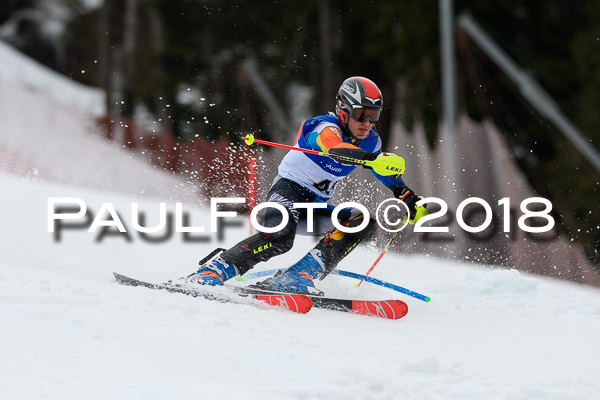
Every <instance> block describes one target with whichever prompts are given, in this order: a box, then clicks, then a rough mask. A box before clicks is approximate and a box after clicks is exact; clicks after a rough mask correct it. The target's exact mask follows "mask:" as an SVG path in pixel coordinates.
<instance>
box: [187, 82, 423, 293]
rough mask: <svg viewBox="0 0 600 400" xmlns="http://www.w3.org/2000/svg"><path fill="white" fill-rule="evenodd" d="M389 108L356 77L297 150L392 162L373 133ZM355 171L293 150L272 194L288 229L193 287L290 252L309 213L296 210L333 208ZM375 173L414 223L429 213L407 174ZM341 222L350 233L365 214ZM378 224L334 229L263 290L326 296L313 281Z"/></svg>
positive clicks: (273, 214) (309, 127)
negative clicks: (337, 192)
mask: <svg viewBox="0 0 600 400" xmlns="http://www.w3.org/2000/svg"><path fill="white" fill-rule="evenodd" d="M382 106H383V97H382V95H381V91H380V90H379V88H378V87H377V85H376V84H375V83H374V82H372V81H371V80H369V79H367V78H364V77H359V76H356V77H351V78H348V79H346V80H345V81H344V82H343V83H342V85H341V87H340V88H339V90H338V93H337V100H336V112H335V114H334V113H332V112H329V113H328V114H327V115H321V116H317V117H314V118H311V119H308V120H306V121H305V122H304V123H303V125H302V127H301V130H300V133H299V136H298V141H297V144H296V146H298V147H301V148H304V149H312V150H317V151H322V152H327V153H330V154H334V155H339V156H345V157H351V158H354V159H360V160H375V159H376V158H377V157H386V153H382V150H381V147H382V146H381V139H380V138H379V136H378V134H377V132H375V130H374V129H373V126H374V125H375V124H376V123H377V122H378V121H379V117H380V114H381V109H382ZM387 154H388V155H389V153H387ZM355 168H356V165H348V164H342V163H340V162H338V161H335V160H332V159H331V158H327V157H323V156H318V155H313V154H307V153H304V152H299V151H290V152H289V153H288V154H287V155H286V156H285V157H284V158H283V160H282V161H281V164H280V165H279V169H278V172H279V175H278V176H277V177H276V178H275V181H274V182H273V185H272V186H271V188H270V189H269V192H268V194H267V201H269V202H276V203H279V204H281V205H283V207H285V209H286V210H287V213H288V216H289V222H288V223H287V225H285V227H284V228H283V229H281V230H279V231H278V232H276V233H269V234H266V233H257V234H255V235H253V236H250V237H249V238H247V239H245V240H243V241H241V242H240V243H238V244H236V245H235V246H233V247H232V248H230V249H228V250H226V251H224V252H223V253H221V254H220V255H219V256H217V257H215V258H213V259H212V260H210V261H208V262H206V263H205V264H204V265H202V266H201V267H200V269H198V271H197V272H196V273H194V274H192V275H190V276H188V277H187V279H186V280H187V282H193V283H198V284H203V285H223V283H224V282H225V281H227V280H228V279H231V278H233V277H235V276H237V275H239V274H244V273H246V272H247V271H248V270H249V269H251V268H252V267H254V265H256V264H257V263H259V262H261V261H266V260H268V259H270V258H271V257H274V256H277V255H280V254H283V253H286V252H287V251H289V250H290V249H291V248H292V245H293V243H294V238H295V236H296V234H297V230H298V226H299V224H302V223H303V222H305V218H306V212H307V210H306V209H296V208H294V207H293V206H292V204H293V203H300V202H304V203H307V202H325V203H326V202H327V201H328V200H329V198H330V197H331V196H332V195H333V193H334V190H335V187H336V185H337V184H338V183H339V181H340V180H341V179H342V178H344V177H345V176H347V175H348V174H350V172H352V171H353V170H354V169H355ZM371 172H372V173H373V175H375V177H376V178H377V179H378V180H379V181H381V182H382V183H383V184H384V185H385V186H387V187H388V188H390V189H391V190H392V192H393V194H394V196H395V197H396V198H398V199H400V200H402V201H403V202H404V203H405V204H406V205H407V206H408V208H409V210H410V220H409V221H410V223H411V224H414V223H415V222H416V221H417V220H418V219H419V218H421V217H422V216H424V215H426V214H427V210H426V209H425V207H424V206H421V207H420V210H419V209H418V208H417V206H416V205H415V203H416V202H417V201H419V200H420V199H421V198H422V197H420V196H417V195H416V194H415V193H414V192H413V191H412V190H411V189H410V188H409V187H408V186H406V184H405V183H404V181H403V179H402V177H401V176H382V175H379V174H377V173H375V172H374V171H371ZM332 208H333V207H332V206H329V208H328V209H325V210H323V209H316V210H314V213H315V215H317V214H320V215H321V216H323V215H326V216H327V215H331V211H332ZM417 211H419V212H417ZM282 218H283V217H282V215H281V212H280V211H279V210H277V209H274V208H268V209H267V211H266V213H265V222H264V226H265V227H275V226H277V225H279V224H280V223H281V222H282ZM338 218H339V219H340V223H341V225H343V226H347V227H350V228H351V227H357V226H359V225H361V223H363V214H362V213H361V212H360V211H358V210H357V209H345V210H344V211H343V212H340V213H339V214H338ZM375 224H376V222H375V220H374V219H372V218H371V219H370V220H369V222H368V223H367V225H366V227H365V228H363V229H362V230H361V231H360V232H356V233H344V232H342V231H341V230H338V229H335V228H334V229H331V230H328V231H327V232H326V233H325V235H324V236H323V237H322V238H321V240H320V241H319V242H318V244H317V245H316V246H315V247H314V248H313V249H312V250H310V251H309V252H308V253H307V254H306V255H305V256H304V257H303V258H302V259H301V260H300V261H298V262H297V263H295V264H294V265H292V266H291V267H289V268H288V269H286V270H285V271H284V272H283V273H280V274H279V275H276V276H275V277H274V278H271V279H269V280H267V281H265V282H263V285H262V287H265V288H268V289H272V290H277V291H286V292H297V293H319V291H318V290H317V289H316V288H315V285H314V283H313V279H315V278H320V279H323V278H324V277H325V276H326V275H327V274H328V273H329V272H331V271H332V270H333V269H335V267H336V266H337V265H338V263H339V262H340V260H342V259H343V258H344V257H345V256H347V255H348V253H350V252H351V251H352V250H353V249H354V248H355V247H356V245H357V244H358V243H359V242H360V241H361V240H363V239H365V238H366V237H367V235H369V234H370V233H371V232H372V231H373V229H374V227H375Z"/></svg>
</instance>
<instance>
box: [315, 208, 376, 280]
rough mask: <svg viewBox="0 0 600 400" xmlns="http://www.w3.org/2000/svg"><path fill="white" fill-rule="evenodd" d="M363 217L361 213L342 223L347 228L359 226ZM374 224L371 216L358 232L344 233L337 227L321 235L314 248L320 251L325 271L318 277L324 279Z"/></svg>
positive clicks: (370, 230)
mask: <svg viewBox="0 0 600 400" xmlns="http://www.w3.org/2000/svg"><path fill="white" fill-rule="evenodd" d="M363 218H364V216H363V214H360V215H358V216H356V217H354V218H352V219H351V220H350V221H348V222H346V223H343V224H342V225H345V226H347V227H349V228H352V227H355V226H359V225H360V224H361V223H363ZM375 225H376V221H375V220H374V219H373V218H371V219H370V220H369V223H368V224H367V226H366V227H365V228H364V229H363V230H361V231H360V232H355V233H345V232H342V231H340V230H338V229H333V230H331V231H329V232H327V233H326V234H325V237H323V238H322V239H321V240H320V241H319V243H318V244H317V245H316V246H315V249H319V250H320V251H321V255H322V257H323V261H324V263H325V271H324V273H323V274H322V275H321V276H320V277H319V279H321V280H322V279H324V278H325V277H326V276H327V275H328V274H329V273H330V272H331V271H333V270H334V269H335V267H337V265H338V263H339V262H340V261H341V260H342V259H343V258H344V257H346V256H347V255H348V254H349V253H350V252H351V251H352V250H354V248H355V247H356V246H357V245H358V244H359V243H360V242H361V241H362V240H363V239H365V238H367V237H368V236H369V234H371V233H372V232H373V229H374V228H375Z"/></svg>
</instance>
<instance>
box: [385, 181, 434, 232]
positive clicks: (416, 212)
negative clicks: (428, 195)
mask: <svg viewBox="0 0 600 400" xmlns="http://www.w3.org/2000/svg"><path fill="white" fill-rule="evenodd" d="M393 191H394V196H395V197H396V198H398V199H400V200H402V201H403V202H404V204H406V205H407V206H408V211H409V212H410V220H409V222H410V224H411V225H412V224H414V223H415V222H417V221H418V220H419V219H421V218H422V217H424V216H425V215H427V214H428V213H427V205H426V204H424V205H422V206H420V207H417V202H418V201H419V200H421V199H422V198H423V196H418V195H416V194H415V192H414V191H413V190H412V189H411V188H409V187H408V186H406V184H404V182H402V183H399V184H398V185H396V187H395V188H394V189H393Z"/></svg>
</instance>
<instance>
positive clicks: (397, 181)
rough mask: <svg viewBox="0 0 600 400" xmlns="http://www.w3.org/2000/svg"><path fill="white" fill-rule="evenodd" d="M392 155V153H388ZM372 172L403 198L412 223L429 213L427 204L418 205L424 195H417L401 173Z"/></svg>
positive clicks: (396, 195)
mask: <svg viewBox="0 0 600 400" xmlns="http://www.w3.org/2000/svg"><path fill="white" fill-rule="evenodd" d="M387 154H390V155H392V154H391V153H387ZM385 156H386V153H382V154H381V155H380V157H385ZM371 173H372V174H373V175H374V176H375V178H377V179H378V180H379V181H380V182H381V183H383V184H384V185H385V186H387V187H388V188H389V189H390V190H391V191H392V193H394V197H395V198H397V199H399V200H402V201H403V202H404V204H406V205H407V206H408V210H409V212H410V219H409V222H410V224H414V223H416V222H417V221H418V220H419V219H421V218H422V217H424V216H425V215H427V214H428V212H427V206H426V205H423V206H420V207H417V205H416V203H417V202H418V201H419V200H421V199H422V198H423V196H419V195H417V194H416V193H415V192H414V190H412V189H411V188H409V187H408V186H407V185H406V183H404V180H403V179H402V176H401V175H392V176H382V175H379V174H378V173H376V172H375V171H371Z"/></svg>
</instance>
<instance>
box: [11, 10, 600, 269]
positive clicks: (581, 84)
mask: <svg viewBox="0 0 600 400" xmlns="http://www.w3.org/2000/svg"><path fill="white" fill-rule="evenodd" d="M453 6H454V12H455V15H460V14H461V13H463V12H468V13H469V14H470V15H471V16H472V17H473V18H474V19H475V20H476V21H477V22H478V23H479V24H480V25H481V26H482V27H483V29H484V30H485V31H486V32H487V33H488V34H489V35H490V36H491V37H492V38H493V39H494V40H495V41H496V42H497V43H498V44H499V45H500V46H501V47H502V48H503V49H504V51H505V52H506V53H507V54H509V55H510V57H511V58H512V59H513V60H515V61H516V62H517V64H518V65H520V66H521V67H522V68H523V69H524V70H526V71H527V72H528V73H529V74H530V75H531V76H532V77H533V78H534V79H536V80H537V81H538V82H539V83H540V85H541V86H542V87H543V88H544V89H545V90H546V91H547V92H549V94H550V95H551V96H552V97H553V98H554V99H555V100H556V102H557V104H558V106H559V108H560V109H561V110H562V111H563V113H564V114H565V115H566V116H567V117H568V118H569V119H571V121H573V123H574V124H575V125H576V126H577V127H578V128H579V129H580V130H581V131H582V132H583V133H584V135H585V136H586V138H587V139H588V140H589V141H590V142H591V143H592V144H594V146H596V147H598V143H599V142H600V113H599V112H598V106H599V105H600V22H599V21H600V2H597V1H593V0H583V1H578V2H572V1H567V0H553V1H541V0H532V1H527V2H521V1H511V0H498V1H494V2H479V1H466V0H464V1H461V0H456V1H454V2H453ZM454 33H455V35H456V36H455V39H456V54H457V58H456V74H457V75H456V77H457V90H458V101H459V105H458V108H459V112H460V113H463V114H467V115H468V116H469V117H470V118H472V119H474V120H477V121H484V120H485V121H491V122H493V123H494V124H495V125H496V126H497V127H498V128H499V130H500V131H501V132H502V134H503V135H504V137H505V138H506V140H507V142H508V144H509V147H510V152H511V154H512V156H513V158H514V159H515V160H516V161H517V162H518V164H519V166H520V168H521V170H522V171H523V173H524V174H525V176H526V177H527V179H528V181H529V183H530V184H531V186H532V187H533V188H534V189H535V190H536V191H537V192H538V193H539V194H540V195H541V196H544V197H547V198H549V199H550V200H551V201H552V203H553V205H554V207H555V212H554V215H555V217H556V218H557V220H558V221H559V223H560V225H561V228H562V229H563V231H564V232H565V234H566V235H567V236H568V237H570V238H571V239H573V240H574V241H576V242H578V243H579V244H580V245H581V246H582V248H583V249H584V251H585V252H586V254H587V256H588V257H589V259H590V260H591V261H592V263H593V264H595V265H596V266H598V265H600V179H599V176H598V172H597V171H596V170H594V168H593V167H592V166H591V165H590V164H589V163H588V162H587V161H586V160H585V159H584V158H583V157H582V156H581V155H580V154H579V153H578V151H577V150H576V149H575V148H574V147H573V146H572V145H571V144H570V143H569V142H568V141H567V140H566V139H565V138H564V137H563V136H562V135H561V133H560V132H559V131H558V130H557V129H556V128H555V127H554V126H553V125H552V124H551V123H550V122H549V121H548V120H546V119H545V118H544V117H543V116H541V115H540V114H539V113H537V111H535V109H534V108H533V107H532V106H531V105H530V104H529V103H528V102H527V101H526V100H525V99H524V98H523V97H522V96H521V94H520V92H519V89H518V88H517V87H516V86H515V84H514V83H512V82H511V81H510V80H509V79H508V77H507V76H506V75H505V74H504V73H503V72H502V71H501V70H500V69H499V68H498V67H497V66H496V65H495V64H494V63H493V62H492V61H491V60H490V59H489V58H488V57H487V56H486V55H485V54H484V53H483V52H482V51H481V50H480V49H479V48H478V47H477V45H476V44H475V43H474V42H473V41H472V40H471V39H470V38H469V37H468V36H467V35H466V34H465V33H464V32H462V31H461V30H460V29H459V28H458V27H457V28H455V30H454ZM0 39H2V40H4V41H5V42H7V43H9V44H11V45H12V46H14V47H15V48H17V49H19V50H20V51H22V52H24V53H25V54H27V55H29V56H31V57H33V58H34V59H36V60H38V61H39V62H41V63H43V64H45V65H47V66H49V67H51V68H53V69H55V70H57V71H59V72H61V73H63V74H65V75H67V76H69V77H71V78H73V79H75V80H77V81H79V82H81V83H84V84H87V85H92V86H97V87H102V88H103V89H104V90H105V91H106V93H107V97H106V110H107V113H108V114H109V115H110V117H111V118H113V119H118V118H138V119H140V120H142V119H145V120H148V121H152V122H153V123H157V122H158V123H159V125H160V128H161V130H164V131H168V132H172V134H173V135H175V136H176V137H177V138H178V139H179V140H182V141H190V140H193V138H194V137H196V136H197V135H199V136H202V137H205V138H208V139H215V138H219V137H223V136H229V137H230V140H231V141H232V142H235V141H239V140H240V137H241V135H240V133H242V132H255V133H257V132H260V134H261V137H264V138H265V139H271V140H285V141H286V142H289V140H290V136H289V135H290V134H291V133H292V132H295V131H296V130H297V127H298V123H299V122H300V121H301V120H302V119H303V118H305V117H306V116H309V115H311V114H321V113H325V112H327V111H332V110H333V107H334V95H335V91H336V90H337V88H338V86H339V84H340V83H341V82H342V81H343V79H345V78H346V77H348V76H352V75H365V76H368V77H369V78H371V79H372V80H374V81H375V82H377V83H378V85H379V86H380V87H381V89H382V90H383V94H384V99H385V104H384V106H385V109H387V110H396V111H397V112H400V114H401V115H400V116H399V118H400V119H401V121H402V122H403V124H404V125H405V126H406V128H407V129H409V130H410V129H411V127H412V126H414V125H415V124H422V125H423V126H424V127H425V132H426V134H427V138H428V140H429V144H430V146H432V147H434V146H436V145H441V144H440V143H439V142H438V141H437V140H436V138H437V135H438V132H439V130H440V125H441V120H442V117H443V110H442V91H441V68H440V65H441V60H440V29H439V2H438V1H437V0H420V1H397V0H394V1H370V2H369V1H355V0H345V1H339V0H329V1H313V0H309V1H303V2H298V1H292V0H280V1H264V2H259V1H227V0H204V1H203V0H104V1H102V0H46V1H41V0H39V1H38V0H5V1H3V2H1V3H0ZM252 73H254V74H258V76H259V77H260V82H263V83H264V85H265V88H267V89H268V93H269V95H270V96H271V97H268V96H265V95H264V90H263V93H262V94H259V93H258V92H257V88H256V80H255V81H253V82H251V81H250V80H249V75H250V74H252ZM265 88H261V89H265ZM390 118H392V113H391V112H388V113H384V114H383V119H382V121H381V122H380V124H379V126H378V132H379V133H380V134H381V136H382V138H383V139H384V141H385V139H386V137H387V132H388V130H389V129H388V128H389V126H390ZM557 171H558V173H557Z"/></svg>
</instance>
